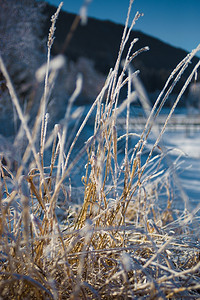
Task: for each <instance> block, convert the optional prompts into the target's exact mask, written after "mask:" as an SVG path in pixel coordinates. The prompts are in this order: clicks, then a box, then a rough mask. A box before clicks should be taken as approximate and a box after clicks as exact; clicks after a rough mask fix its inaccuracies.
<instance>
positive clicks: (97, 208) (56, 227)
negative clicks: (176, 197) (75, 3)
mask: <svg viewBox="0 0 200 300" xmlns="http://www.w3.org/2000/svg"><path fill="white" fill-rule="evenodd" d="M132 2H133V1H130V6H129V10H128V15H127V21H126V25H125V29H124V33H123V36H122V42H121V45H120V50H119V54H118V59H117V62H116V64H115V66H114V68H113V69H111V70H110V73H109V74H108V77H107V79H106V82H105V84H104V87H103V88H102V91H101V93H100V94H99V95H98V97H97V98H96V100H95V101H94V103H93V104H92V106H91V108H90V110H89V111H88V113H87V115H86V116H85V118H84V120H83V121H82V123H81V124H80V126H79V129H78V130H77V132H76V134H75V135H74V138H73V140H72V142H71V143H70V144H69V143H67V141H68V136H69V135H70V133H71V132H69V127H68V124H69V122H70V120H71V118H72V108H73V104H74V101H75V100H76V98H77V96H78V95H79V93H80V91H81V85H82V78H81V76H79V77H78V78H77V82H76V89H75V91H74V93H73V94H72V95H71V97H70V99H69V101H68V106H67V108H66V112H65V117H64V119H63V120H62V122H61V124H55V127H54V130H53V132H52V133H49V132H48V119H49V118H51V116H50V115H48V114H47V112H46V105H47V101H48V98H49V97H50V93H51V90H52V87H53V83H54V78H55V76H56V73H57V72H58V65H57V64H52V63H51V61H50V51H51V46H52V43H53V39H54V31H55V22H56V19H57V17H58V14H59V11H60V9H61V5H62V4H61V5H60V6H59V8H58V10H57V12H56V13H55V15H54V16H53V17H52V27H51V29H50V33H49V39H48V59H47V65H46V73H45V88H44V95H43V97H42V99H41V105H40V110H39V112H38V115H37V118H36V120H35V125H34V127H33V129H30V128H29V124H28V122H27V119H26V118H25V116H24V114H23V111H22V109H21V107H20V105H19V101H18V98H17V96H16V93H15V90H14V88H13V85H12V83H11V81H10V78H9V75H8V72H7V70H6V67H5V65H4V62H3V60H2V58H0V68H1V71H2V73H3V76H4V78H5V80H6V83H7V87H8V90H9V93H10V96H11V100H12V102H13V105H14V106H15V109H16V111H17V114H18V117H19V119H20V121H21V123H22V127H23V130H24V132H25V134H26V137H27V140H28V144H27V147H26V149H25V151H24V153H23V158H22V161H21V164H19V165H18V166H17V169H16V170H15V172H11V171H10V170H9V169H8V168H7V167H6V166H5V165H4V163H3V157H2V156H1V164H0V170H1V202H0V260H1V265H0V279H1V280H0V295H1V297H2V298H3V299H8V298H21V299H25V298H28V299H68V298H71V299H119V298H122V299H137V298H141V297H143V298H146V299H153V298H154V299H158V298H160V299H166V298H170V299H175V298H177V299H180V298H190V299H192V298H195V299H196V298H198V296H199V289H200V285H199V279H200V278H199V277H200V274H199V267H200V259H199V241H198V235H197V234H198V226H196V225H197V224H198V223H197V222H198V219H197V218H196V217H195V214H190V213H189V212H188V211H187V207H185V210H184V211H183V212H180V213H179V214H178V213H177V212H174V211H173V210H172V204H173V190H172V187H171V184H170V181H171V178H172V176H174V168H172V167H171V168H169V170H164V169H163V168H162V160H163V159H164V158H165V157H166V155H167V153H166V152H165V151H164V150H163V149H164V148H162V146H161V144H160V143H161V137H162V134H163V133H164V130H165V128H166V126H167V123H168V121H169V119H170V117H171V115H172V113H173V112H174V109H175V107H176V105H177V103H178V101H179V100H180V98H181V96H182V94H183V93H184V91H185V89H186V87H187V86H188V84H189V83H190V81H191V79H192V78H193V76H194V74H195V72H196V71H197V69H198V67H199V63H198V64H197V65H196V66H194V69H193V71H192V73H191V75H190V76H189V77H188V79H187V81H186V82H185V84H184V86H183V87H182V90H181V91H180V94H179V95H178V96H177V98H176V100H175V102H174V104H173V107H172V109H171V112H170V113H169V115H168V116H167V117H166V122H165V124H164V126H163V128H162V129H161V130H160V131H159V130H158V128H157V127H156V117H157V116H158V115H159V112H160V111H161V109H162V107H163V105H164V103H165V101H167V98H168V96H169V95H170V93H171V92H172V90H173V88H174V86H175V85H176V83H177V82H178V80H179V78H180V77H181V75H182V73H183V72H184V70H185V69H186V68H187V66H188V64H189V63H190V62H191V59H192V57H194V55H195V54H196V52H197V51H198V50H199V48H200V46H198V47H197V48H196V49H195V50H194V51H192V52H191V53H190V54H188V55H187V57H186V58H185V59H183V60H182V61H181V62H180V63H179V64H178V66H177V67H176V68H175V70H174V71H173V72H172V74H171V75H170V78H169V80H168V81H167V83H166V85H165V87H164V88H163V90H162V92H161V93H160V95H159V97H158V99H157V100H156V102H155V105H154V106H153V108H150V106H149V103H148V99H147V97H146V95H145V92H144V90H143V88H142V85H141V83H140V82H139V80H138V78H137V74H138V72H137V71H136V72H132V70H131V62H132V60H133V59H134V57H135V56H137V55H138V54H140V53H141V52H143V51H146V50H148V47H144V48H142V49H140V50H139V51H136V52H134V45H135V43H136V42H137V39H135V40H134V41H133V42H132V43H131V44H130V47H129V50H128V53H127V54H126V58H125V60H124V61H123V62H121V58H122V54H123V51H124V49H125V45H126V43H127V41H128V38H129V34H130V31H131V29H132V27H133V26H134V24H135V22H136V21H137V19H138V18H139V17H140V14H139V13H137V14H136V16H135V18H134V20H133V21H132V24H131V26H130V28H128V21H129V15H130V10H131V6H132ZM58 61H59V63H60V62H62V58H61V57H60V58H59V60H58ZM60 65H62V63H61V64H60ZM37 74H38V76H39V75H41V74H40V73H37ZM124 85H127V91H128V92H127V99H125V100H124V101H123V102H122V103H121V104H118V99H119V95H120V90H121V88H122V87H123V86H124ZM137 98H139V99H140V101H141V103H142V105H143V107H144V110H145V112H146V115H147V122H146V125H145V128H144V130H143V132H142V133H141V134H140V135H139V136H138V135H137V134H135V133H134V132H131V131H130V130H129V120H130V118H131V117H132V116H131V114H130V105H131V103H132V102H134V101H135V100H136V99H137ZM94 111H96V113H95V119H94V131H93V134H92V135H91V137H90V138H89V139H88V140H87V141H85V144H84V145H83V146H82V148H81V149H80V151H79V152H78V153H76V155H73V152H74V151H75V149H76V143H77V140H78V139H79V137H80V136H81V134H82V132H83V129H84V127H85V126H86V124H87V121H88V120H89V118H90V117H91V116H92V114H93V112H94ZM123 111H126V128H125V130H124V133H123V134H120V135H119V133H118V125H117V119H118V116H119V115H120V114H121V113H122V112H123ZM74 113H75V114H76V118H77V119H78V118H79V115H80V114H81V111H80V110H76V111H75V112H73V114H74ZM80 119H81V118H80ZM152 130H153V131H154V133H155V134H156V141H155V143H154V145H153V147H152V149H151V150H150V151H149V154H148V156H147V158H146V159H145V160H144V158H143V152H144V149H145V145H146V143H147V140H148V137H149V134H150V132H151V131H152ZM133 137H134V138H135V137H136V138H137V143H135V145H134V147H132V148H129V145H130V144H129V142H130V140H131V139H132V138H133ZM38 139H39V140H40V143H39V147H38V143H37V141H38ZM121 142H123V143H121ZM119 143H121V145H122V144H123V145H124V150H123V153H124V158H123V160H120V159H119V150H120V151H121V149H119ZM66 145H67V147H66ZM49 149H51V153H52V155H51V161H50V165H45V159H44V158H45V153H46V151H47V150H48V151H49ZM155 150H158V151H157V155H155V154H154V151H155ZM85 157H87V161H86V164H85V174H84V176H83V177H82V184H83V186H84V191H83V193H82V199H78V200H79V201H81V203H82V204H81V205H77V206H76V207H75V205H74V206H73V205H71V206H70V205H69V203H70V199H71V190H72V189H73V186H71V184H70V182H71V181H70V177H71V174H73V170H74V168H76V166H77V165H79V164H80V163H81V161H82V160H84V159H85ZM173 178H175V176H174V177H173ZM163 197H164V198H163ZM161 198H162V199H165V201H166V202H165V208H164V209H161V208H160V206H159V204H160V202H159V200H160V199H161ZM60 199H62V201H63V203H64V206H63V216H62V218H60V217H58V214H57V206H58V203H59V201H60ZM185 203H186V204H187V201H186V202H185ZM65 205H66V206H65ZM64 210H65V211H64Z"/></svg>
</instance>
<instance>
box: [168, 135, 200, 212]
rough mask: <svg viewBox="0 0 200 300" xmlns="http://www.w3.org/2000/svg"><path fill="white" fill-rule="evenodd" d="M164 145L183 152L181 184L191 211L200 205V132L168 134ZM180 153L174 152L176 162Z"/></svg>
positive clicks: (180, 172) (179, 172) (179, 175)
mask: <svg viewBox="0 0 200 300" xmlns="http://www.w3.org/2000/svg"><path fill="white" fill-rule="evenodd" d="M163 139H164V144H165V146H166V147H167V148H168V147H169V148H174V149H175V148H176V149H179V150H181V151H183V155H182V157H181V159H180V161H181V166H180V169H179V170H178V172H177V173H178V177H179V179H180V183H181V185H182V187H183V189H184V191H185V193H186V194H187V196H188V201H189V202H188V206H189V208H190V210H193V209H195V208H196V207H197V206H198V205H199V204H200V130H199V131H196V132H191V133H190V134H189V135H188V134H187V133H186V132H185V130H184V131H177V132H176V131H175V132H168V131H167V132H166V133H165V134H164V137H163ZM179 154H180V152H179V151H178V150H173V151H172V152H171V157H172V159H173V160H174V159H175V158H176V156H177V155H179Z"/></svg>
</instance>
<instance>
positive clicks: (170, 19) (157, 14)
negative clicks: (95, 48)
mask: <svg viewBox="0 0 200 300" xmlns="http://www.w3.org/2000/svg"><path fill="white" fill-rule="evenodd" d="M48 2H49V3H51V4H54V5H56V6H57V5H59V3H60V2H61V1H60V0H48ZM63 2H64V5H63V9H64V10H66V11H69V12H73V13H79V10H80V7H81V5H82V4H83V2H84V0H64V1H63ZM128 6H129V0H93V1H92V2H91V3H90V5H89V8H88V16H91V17H95V18H97V19H101V20H111V21H114V22H116V23H121V24H124V23H125V19H126V13H127V10H128ZM136 11H139V12H142V13H144V16H143V17H142V18H140V19H139V21H138V22H137V24H136V26H135V27H134V29H137V30H141V31H142V32H144V33H147V34H149V35H151V36H154V37H157V38H159V39H161V40H162V41H165V42H167V43H169V44H171V45H173V46H175V47H179V48H183V49H185V50H187V51H191V50H192V49H194V48H195V47H196V46H197V45H198V44H199V43H200V33H199V30H200V0H135V1H134V3H133V7H132V14H131V17H134V15H135V13H136Z"/></svg>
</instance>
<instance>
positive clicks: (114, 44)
mask: <svg viewBox="0 0 200 300" xmlns="http://www.w3.org/2000/svg"><path fill="white" fill-rule="evenodd" d="M55 10H56V8H55V7H54V6H51V5H47V6H46V8H45V14H46V16H47V22H46V24H45V29H44V36H47V34H48V30H49V27H50V17H51V15H52V14H54V12H55ZM74 18H75V15H74V14H71V13H68V12H66V11H61V13H60V15H59V18H58V20H57V25H56V33H55V36H56V39H55V42H54V46H53V49H52V53H53V55H56V54H58V53H60V52H62V49H63V45H64V41H65V38H66V36H67V34H68V33H69V31H70V27H71V25H72V23H73V21H74ZM123 29H124V26H122V25H120V24H115V23H112V22H110V21H100V20H97V19H94V18H88V23H87V25H86V26H81V25H79V26H78V28H77V29H76V30H75V32H74V33H73V37H72V39H71V42H70V44H69V46H68V47H67V48H66V49H65V51H64V54H65V55H67V57H68V58H69V59H72V60H74V61H76V60H77V59H78V58H79V57H86V58H89V59H91V60H93V61H94V66H95V68H96V70H97V71H99V72H101V73H103V74H107V73H108V72H109V69H110V68H111V67H113V65H114V64H115V61H116V58H117V54H118V50H119V46H120V42H121V37H122V33H123ZM134 38H139V41H138V42H137V44H136V45H135V48H134V50H138V49H140V48H141V47H144V46H149V48H150V50H149V51H148V52H145V53H142V54H141V55H139V56H137V57H136V58H135V59H134V62H133V66H134V68H135V69H139V70H140V72H141V73H140V77H141V79H142V81H143V83H144V85H145V87H146V89H147V91H149V92H155V91H156V90H160V89H162V87H163V86H164V83H165V82H166V80H167V78H168V76H169V74H170V73H171V71H172V70H173V69H174V68H175V67H176V65H177V64H178V63H179V62H180V61H181V60H182V59H183V58H184V57H185V56H186V55H187V52H186V51H184V50H182V49H179V48H175V47H173V46H171V45H169V44H166V43H164V42H162V41H160V40H158V39H156V38H153V37H151V36H148V35H146V34H144V33H142V32H139V31H134V30H133V31H132V32H131V35H130V42H131V41H132V40H133V39H134ZM128 44H129V43H128ZM127 50H128V48H127V49H125V53H126V51H127ZM197 60H198V59H197V58H194V62H197ZM191 68H192V66H190V67H189V68H188V70H187V72H186V73H185V74H184V76H183V77H182V78H181V80H180V82H179V84H178V85H177V87H176V88H175V92H177V91H178V90H179V89H180V86H181V85H182V84H183V82H184V80H185V79H186V78H187V76H188V74H189V71H190V70H191Z"/></svg>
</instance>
